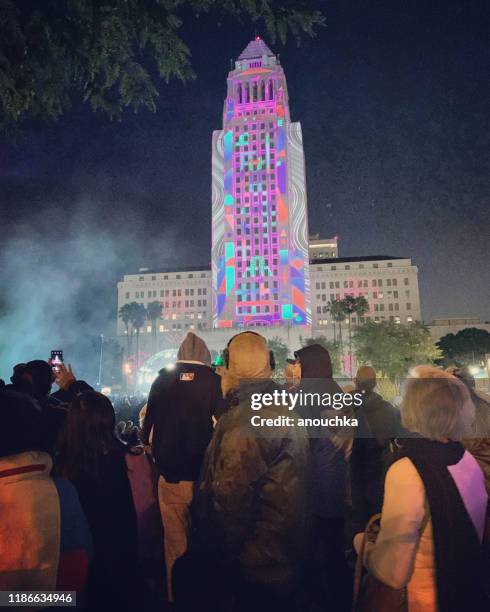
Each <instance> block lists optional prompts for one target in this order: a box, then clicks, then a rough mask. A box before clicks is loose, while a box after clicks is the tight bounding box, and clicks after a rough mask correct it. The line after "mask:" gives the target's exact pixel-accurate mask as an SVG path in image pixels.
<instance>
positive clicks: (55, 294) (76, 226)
mask: <svg viewBox="0 0 490 612" xmlns="http://www.w3.org/2000/svg"><path fill="white" fill-rule="evenodd" d="M101 209H102V207H100V206H98V205H96V204H95V203H93V202H86V201H84V202H81V203H80V204H79V205H78V206H77V207H76V213H75V214H71V215H69V216H68V217H67V213H66V212H65V210H64V209H63V208H58V207H51V208H49V209H43V212H42V214H41V213H34V214H32V215H31V218H30V222H29V225H25V224H24V225H17V226H16V231H15V233H14V234H13V235H11V236H7V237H5V239H4V241H3V244H2V248H1V253H0V278H1V282H0V309H1V310H0V377H1V378H4V379H5V380H6V381H8V379H9V377H10V375H11V373H12V367H13V365H14V364H16V363H18V362H24V361H29V360H31V359H46V358H47V357H48V356H49V354H50V351H51V349H56V348H61V349H63V350H64V351H65V361H67V362H70V363H72V364H73V367H74V370H76V373H77V374H79V375H80V376H86V377H89V376H94V372H95V370H96V368H95V367H94V364H95V363H96V361H97V355H98V353H97V344H98V337H99V335H100V334H101V333H104V335H105V336H106V337H107V336H111V335H112V336H114V335H115V310H116V282H117V280H119V278H120V277H121V276H122V274H123V273H124V272H126V273H127V272H128V271H135V270H137V269H138V268H139V267H140V266H147V265H154V266H162V267H163V266H165V265H169V264H168V261H169V257H170V256H171V261H172V262H175V258H176V257H178V254H179V250H178V241H177V240H176V239H175V238H174V236H173V232H172V230H168V229H166V230H164V231H160V232H159V231H156V232H155V231H153V235H152V236H151V237H150V236H149V235H148V230H147V228H146V225H145V222H144V220H142V219H139V218H138V214H137V213H134V214H133V215H130V216H129V218H128V216H127V215H126V216H122V217H121V218H119V219H118V220H115V219H113V220H112V221H111V222H110V223H109V225H108V227H107V228H104V227H102V224H103V222H104V221H103V219H101V218H100V213H99V211H100V210H101ZM92 382H94V381H92Z"/></svg>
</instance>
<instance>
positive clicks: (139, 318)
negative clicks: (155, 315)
mask: <svg viewBox="0 0 490 612" xmlns="http://www.w3.org/2000/svg"><path fill="white" fill-rule="evenodd" d="M131 306H132V309H131V325H132V326H133V330H136V371H138V370H139V350H140V329H141V328H142V327H143V325H144V323H145V320H146V308H145V307H144V305H143V304H138V302H131Z"/></svg>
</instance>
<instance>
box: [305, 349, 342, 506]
mask: <svg viewBox="0 0 490 612" xmlns="http://www.w3.org/2000/svg"><path fill="white" fill-rule="evenodd" d="M295 356H296V358H297V359H299V361H300V363H301V382H300V385H299V389H300V390H302V391H303V392H307V393H328V394H332V395H333V394H335V393H342V389H341V388H340V386H339V385H338V384H337V383H336V382H335V380H333V378H332V376H333V369H332V360H331V358H330V354H329V352H328V351H327V349H325V348H324V347H322V346H320V345H319V344H312V345H310V346H306V347H304V348H302V349H300V350H299V351H296V353H295ZM296 410H297V412H298V413H299V414H300V415H301V416H302V417H305V418H319V417H320V416H324V415H325V414H326V413H328V414H329V416H331V414H332V413H337V414H339V413H340V414H343V412H344V411H336V410H333V409H329V410H326V409H324V408H323V407H322V406H310V405H308V406H301V407H297V408H296ZM338 433H339V432H337V431H331V432H330V434H323V433H319V432H318V431H317V430H316V429H315V428H310V429H309V434H310V453H309V455H310V462H309V463H310V470H309V471H310V473H309V496H308V497H309V502H310V510H311V512H312V513H313V514H314V515H316V516H320V517H331V518H334V517H342V516H343V515H344V512H345V509H346V502H347V473H348V471H347V459H346V453H345V450H344V447H345V446H346V444H348V443H349V439H348V438H346V437H342V436H340V437H339V436H338V435H337V434H338Z"/></svg>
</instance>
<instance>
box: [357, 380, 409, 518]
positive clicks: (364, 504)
mask: <svg viewBox="0 0 490 612" xmlns="http://www.w3.org/2000/svg"><path fill="white" fill-rule="evenodd" d="M356 416H358V417H359V418H360V417H364V418H365V420H366V422H367V424H368V426H369V434H368V436H361V437H356V438H355V439H354V442H353V445H352V454H351V458H350V479H351V493H352V506H353V517H354V518H353V520H354V523H355V526H356V528H357V529H364V527H365V525H366V523H367V521H368V520H369V519H370V517H371V516H372V515H373V514H376V513H378V512H381V507H382V503H383V488H384V478H385V473H386V469H387V468H388V467H389V465H390V463H391V461H392V460H393V453H392V450H391V447H390V443H391V440H393V439H394V438H397V437H399V436H400V435H402V434H403V430H402V426H401V423H400V416H399V413H398V411H397V410H396V409H395V408H394V407H393V406H392V405H391V404H390V403H389V402H387V401H385V400H384V399H383V398H382V397H381V395H378V393H375V392H373V391H371V392H365V393H363V401H362V405H361V406H359V407H358V408H357V409H356Z"/></svg>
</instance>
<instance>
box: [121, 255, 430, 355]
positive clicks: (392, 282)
mask: <svg viewBox="0 0 490 612" xmlns="http://www.w3.org/2000/svg"><path fill="white" fill-rule="evenodd" d="M309 267H310V275H311V288H312V294H311V297H312V324H311V328H310V329H309V330H308V331H306V330H305V331H303V335H304V336H308V335H311V334H313V335H320V334H321V335H324V336H327V337H328V338H333V334H334V325H333V322H332V320H331V318H330V315H329V312H328V303H329V302H331V301H332V300H341V299H343V298H345V297H346V296H347V295H353V296H359V295H363V296H364V297H365V298H366V300H367V302H368V304H369V311H368V312H367V313H366V314H365V316H364V317H362V318H361V319H360V320H359V321H357V319H356V317H355V316H354V317H353V318H352V323H353V324H357V323H363V322H364V321H367V320H372V321H375V322H382V321H387V322H389V321H392V322H395V323H403V324H407V323H412V322H415V321H420V320H421V312H420V297H419V283H418V269H417V267H416V266H414V265H413V264H412V261H411V259H410V258H405V257H392V256H385V255H375V256H370V257H369V256H368V257H338V258H329V259H323V260H314V261H311V262H310V266H309ZM211 292H212V278H211V269H210V268H194V269H192V270H191V269H182V270H174V271H160V272H156V271H151V270H145V269H142V270H140V272H139V273H137V274H127V275H125V276H124V279H123V280H122V281H121V282H119V283H118V308H120V307H121V306H123V305H124V304H126V303H129V302H138V303H141V304H144V305H145V306H147V305H148V304H149V303H150V302H152V301H155V300H159V301H160V302H161V303H162V307H163V313H162V319H161V320H160V321H159V322H158V323H157V333H158V335H160V334H161V335H162V336H165V332H176V334H177V336H178V335H179V334H181V333H185V331H188V330H199V331H202V332H207V331H210V330H212V328H213V314H214V313H213V304H212V300H211V299H210V296H211ZM285 327H289V326H285ZM151 331H152V329H151V325H150V323H148V324H147V325H145V326H144V327H143V328H142V330H141V332H140V333H141V335H142V337H144V336H145V335H150V334H151ZM271 332H272V334H273V335H275V336H280V335H281V331H280V328H273V329H272V330H271ZM230 333H231V334H233V333H236V328H230ZM288 333H289V332H288ZM118 334H119V335H124V334H125V327H124V325H123V323H122V321H121V320H118ZM172 337H173V336H172ZM160 344H161V346H165V338H162V343H160Z"/></svg>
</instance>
